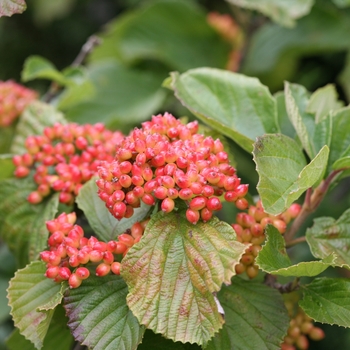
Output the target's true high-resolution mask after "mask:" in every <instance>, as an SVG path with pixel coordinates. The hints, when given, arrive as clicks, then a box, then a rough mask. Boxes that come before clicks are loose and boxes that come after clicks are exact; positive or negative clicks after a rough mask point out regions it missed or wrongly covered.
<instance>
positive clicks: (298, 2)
mask: <svg viewBox="0 0 350 350" xmlns="http://www.w3.org/2000/svg"><path fill="white" fill-rule="evenodd" d="M227 1H228V2H230V3H232V4H234V5H236V6H240V7H243V8H247V9H250V10H257V11H259V12H261V13H263V14H264V15H266V16H268V17H270V18H271V19H272V20H273V21H275V22H276V23H278V24H280V25H283V26H286V27H293V26H295V20H296V19H298V18H300V17H303V16H305V15H307V14H308V13H309V12H310V10H311V8H312V6H313V4H314V0H287V1H286V0H284V1H280V0H227Z"/></svg>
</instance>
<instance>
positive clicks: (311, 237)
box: [306, 209, 350, 269]
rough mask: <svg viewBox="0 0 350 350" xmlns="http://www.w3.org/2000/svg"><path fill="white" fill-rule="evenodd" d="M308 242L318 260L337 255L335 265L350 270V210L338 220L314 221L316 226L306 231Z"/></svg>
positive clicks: (324, 219)
mask: <svg viewBox="0 0 350 350" xmlns="http://www.w3.org/2000/svg"><path fill="white" fill-rule="evenodd" d="M306 241H307V243H308V244H309V246H310V249H311V252H312V254H313V255H314V256H315V257H316V258H319V259H323V258H325V257H327V256H329V255H330V254H332V253H335V254H336V259H335V262H334V265H336V266H341V267H343V266H345V267H347V268H349V269H350V209H348V210H346V211H345V212H344V213H343V214H342V215H341V216H340V218H339V219H338V220H335V219H333V218H331V217H320V218H316V219H314V225H313V226H312V227H311V228H308V229H307V231H306Z"/></svg>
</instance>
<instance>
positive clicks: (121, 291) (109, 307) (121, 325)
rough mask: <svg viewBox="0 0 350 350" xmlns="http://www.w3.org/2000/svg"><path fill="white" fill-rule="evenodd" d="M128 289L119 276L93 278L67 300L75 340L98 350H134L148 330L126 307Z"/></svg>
mask: <svg viewBox="0 0 350 350" xmlns="http://www.w3.org/2000/svg"><path fill="white" fill-rule="evenodd" d="M127 293H128V288H127V286H126V284H125V282H124V281H123V279H122V278H121V277H120V276H116V275H108V276H105V277H97V276H94V275H92V274H91V275H90V277H89V278H88V279H87V280H85V281H83V284H82V285H81V286H80V287H79V288H76V289H69V290H67V291H66V293H65V296H64V307H65V309H66V313H67V316H68V318H69V322H68V326H69V328H70V329H71V331H72V334H73V336H74V338H75V339H76V340H77V341H79V342H80V343H82V344H83V345H86V346H88V347H89V348H93V349H96V350H114V349H120V350H135V349H136V348H137V345H138V344H139V343H140V342H141V339H142V336H143V333H144V331H145V328H144V327H143V326H140V325H139V323H138V322H137V319H136V318H135V316H134V315H133V314H132V312H131V311H130V310H129V308H128V306H127V304H126V295H127Z"/></svg>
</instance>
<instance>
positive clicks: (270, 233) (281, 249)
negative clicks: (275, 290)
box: [256, 225, 336, 277]
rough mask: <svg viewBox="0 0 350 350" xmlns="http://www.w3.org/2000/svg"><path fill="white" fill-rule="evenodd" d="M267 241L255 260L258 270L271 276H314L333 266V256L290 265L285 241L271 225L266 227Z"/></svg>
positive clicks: (334, 257) (334, 256)
mask: <svg viewBox="0 0 350 350" xmlns="http://www.w3.org/2000/svg"><path fill="white" fill-rule="evenodd" d="M266 237H267V241H266V243H265V244H264V246H263V248H262V250H261V251H260V252H259V255H258V257H257V258H256V264H257V265H259V268H260V269H262V270H263V271H265V272H268V273H271V274H272V275H280V276H296V277H301V276H316V275H319V274H320V273H321V272H323V271H324V270H326V269H327V268H328V267H329V266H334V262H335V259H336V255H335V254H329V255H327V256H325V257H324V259H323V260H320V261H308V262H300V263H298V264H296V265H292V262H291V261H290V259H289V256H288V254H287V252H286V249H285V241H284V238H283V237H282V235H281V234H280V233H279V231H278V230H277V229H276V228H275V227H274V226H272V225H268V226H267V230H266Z"/></svg>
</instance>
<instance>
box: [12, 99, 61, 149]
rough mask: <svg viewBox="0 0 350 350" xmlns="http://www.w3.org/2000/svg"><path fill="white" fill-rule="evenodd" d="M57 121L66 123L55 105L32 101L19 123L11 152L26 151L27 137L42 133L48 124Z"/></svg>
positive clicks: (50, 124)
mask: <svg viewBox="0 0 350 350" xmlns="http://www.w3.org/2000/svg"><path fill="white" fill-rule="evenodd" d="M56 122H57V123H66V121H65V119H64V117H63V115H62V114H61V113H59V112H58V111H57V110H56V109H55V108H54V107H52V106H50V105H48V104H45V103H43V102H40V101H35V102H32V103H31V104H30V105H29V106H28V107H27V108H26V110H25V111H24V112H23V114H22V116H21V120H20V121H19V123H18V125H17V128H16V136H15V137H14V140H13V143H12V146H11V152H12V153H18V154H22V153H25V152H26V148H25V145H24V143H25V140H26V138H27V137H28V136H31V135H41V134H42V132H43V130H44V128H45V127H46V126H52V125H53V124H54V123H56Z"/></svg>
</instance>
